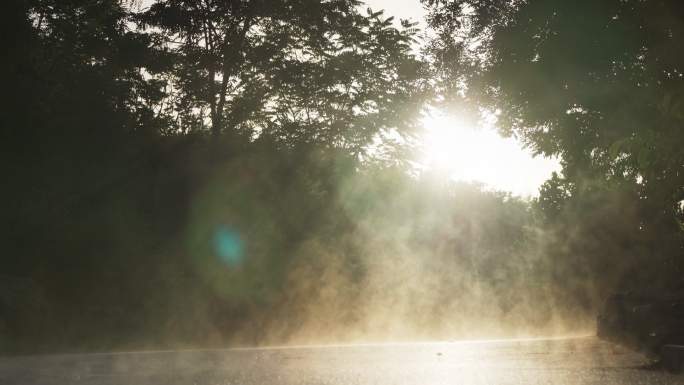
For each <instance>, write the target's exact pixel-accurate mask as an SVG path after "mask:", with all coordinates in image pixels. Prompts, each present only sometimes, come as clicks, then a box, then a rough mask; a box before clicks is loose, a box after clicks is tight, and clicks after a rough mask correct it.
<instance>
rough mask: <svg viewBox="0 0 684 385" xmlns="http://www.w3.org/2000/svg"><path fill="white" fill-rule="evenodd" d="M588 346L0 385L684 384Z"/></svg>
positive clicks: (336, 354) (63, 363)
mask: <svg viewBox="0 0 684 385" xmlns="http://www.w3.org/2000/svg"><path fill="white" fill-rule="evenodd" d="M645 364H647V361H646V360H645V359H644V358H643V357H641V356H639V355H638V354H634V353H632V352H629V351H627V350H625V349H622V348H619V347H616V346H614V345H611V344H608V343H605V342H602V341H599V340H597V339H595V338H575V339H549V340H516V341H478V342H455V343H415V344H381V345H353V346H322V347H289V348H259V349H228V350H203V351H175V352H141V353H116V354H83V355H81V354H69V355H51V356H24V357H3V358H0V383H2V384H5V385H33V384H45V385H53V384H54V385H66V384H122V385H123V384H126V385H135V384H152V385H172V384H184V385H186V384H187V385H252V384H259V385H261V384H301V385H305V384H330V385H343V384H405V385H430V384H464V385H468V384H478V385H479V384H492V385H506V384H569V385H584V384H602V385H611V384H616V385H618V384H619V385H632V384H634V385H635V384H644V385H646V384H648V385H658V384H684V376H675V375H672V374H668V373H664V372H661V371H657V370H649V369H645V367H644V365H645Z"/></svg>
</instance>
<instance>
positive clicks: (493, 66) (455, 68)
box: [0, 0, 684, 352]
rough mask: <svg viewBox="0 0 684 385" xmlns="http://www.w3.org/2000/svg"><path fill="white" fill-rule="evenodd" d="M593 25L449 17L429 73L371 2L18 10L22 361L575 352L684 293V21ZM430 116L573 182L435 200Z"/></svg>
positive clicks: (12, 313) (17, 301)
mask: <svg viewBox="0 0 684 385" xmlns="http://www.w3.org/2000/svg"><path fill="white" fill-rule="evenodd" d="M572 3H577V4H580V3H581V4H580V5H582V4H584V8H582V7H580V6H579V5H578V6H577V8H574V6H570V5H569V4H568V5H566V4H565V2H561V1H557V2H555V1H530V2H513V3H510V2H507V1H501V2H499V1H489V2H488V1H477V2H471V1H449V2H431V1H425V5H426V7H428V9H429V10H430V19H429V22H430V27H431V28H432V29H433V30H434V32H435V34H434V36H433V37H432V38H430V39H429V41H427V42H426V44H425V49H424V51H423V53H422V54H421V55H418V54H416V53H415V49H414V48H413V47H414V45H415V44H416V41H417V40H416V39H418V36H419V35H418V34H419V31H417V30H416V28H415V25H413V24H411V23H407V22H402V23H401V26H400V27H396V26H395V24H394V22H393V21H392V20H387V17H386V16H385V15H383V14H382V13H378V12H373V11H370V10H368V11H366V10H365V9H363V8H362V7H361V6H360V5H361V4H360V3H359V2H357V1H353V0H339V1H330V2H320V1H313V0H291V1H270V0H269V1H256V0H249V1H247V0H244V1H212V0H203V1H184V0H159V1H155V2H153V4H152V5H151V6H149V7H147V8H144V9H140V7H139V4H136V2H127V1H117V0H97V1H93V0H11V1H9V2H7V3H6V4H4V5H3V10H4V12H3V17H2V18H3V23H2V24H1V25H2V26H1V27H0V28H2V34H0V36H2V39H3V41H2V43H3V47H5V55H4V60H3V61H2V62H1V64H0V73H1V74H2V76H3V77H4V79H3V91H2V111H3V112H2V114H1V115H0V121H1V123H0V124H1V125H2V140H1V141H0V142H1V143H2V144H0V146H2V150H1V155H0V156H1V157H2V161H1V162H0V164H1V165H2V166H0V167H2V175H3V179H4V183H3V188H2V193H1V194H2V195H0V198H1V199H2V202H3V203H4V209H3V220H2V221H1V222H0V226H2V227H1V228H0V232H1V233H2V234H3V236H2V239H3V247H2V253H1V254H0V258H1V260H0V263H1V266H2V269H1V270H0V351H3V352H31V351H55V350H62V351H63V350H109V349H125V348H141V347H178V346H210V345H211V346H225V345H227V344H264V343H284V342H292V341H304V342H310V341H321V340H328V341H332V340H338V341H339V340H360V339H364V338H377V339H388V338H398V339H402V338H405V339H407V338H413V337H423V338H424V337H445V336H457V337H458V336H473V335H475V334H478V333H479V334H482V335H484V334H488V335H492V334H505V333H507V332H511V333H529V332H530V330H535V329H536V330H542V331H544V332H559V331H568V330H571V329H572V326H573V325H580V324H579V323H578V322H580V321H586V320H587V319H590V318H591V317H593V314H594V312H595V311H596V308H597V307H598V306H599V304H600V302H601V300H602V299H603V298H604V297H605V296H606V295H607V294H608V293H610V292H611V291H614V290H618V289H623V288H626V287H630V286H631V287H639V286H643V285H646V284H647V283H649V284H652V283H653V282H656V283H657V284H662V285H661V286H663V287H666V286H668V285H676V281H677V279H678V278H679V277H681V270H680V268H681V262H682V230H681V226H682V218H683V213H682V207H681V203H680V202H681V200H682V198H683V195H682V194H684V190H682V186H684V183H683V182H682V178H684V175H683V173H682V172H683V170H682V165H683V164H684V152H683V151H684V150H682V149H683V148H684V147H683V146H680V144H681V142H682V135H684V131H682V130H681V127H682V126H681V123H682V119H683V118H682V108H683V107H682V106H683V104H682V98H681V92H682V90H681V87H682V86H681V84H682V83H681V82H682V81H683V80H682V73H681V72H680V71H681V70H682V67H681V63H682V58H681V56H679V55H682V54H681V53H680V52H679V51H678V50H677V49H676V47H677V44H679V42H681V41H682V38H681V37H682V36H681V33H682V31H683V30H684V28H683V26H682V24H681V20H684V19H683V18H681V17H679V18H677V17H675V16H673V15H681V12H682V10H681V6H679V5H678V4H677V2H658V1H646V2H631V1H617V0H616V1H614V2H612V1H607V2H605V3H606V4H609V3H610V4H612V5H611V6H610V7H609V6H607V5H606V6H605V7H597V6H596V4H595V2H590V1H587V2H572ZM585 3H586V4H585ZM590 3H591V4H594V6H591V4H590ZM613 3H615V4H613ZM611 7H612V8H611ZM641 8H644V9H641ZM645 10H646V11H648V12H651V13H653V14H655V15H658V17H659V18H660V19H661V20H662V23H658V24H649V23H648V21H649V20H651V19H650V18H646V17H642V16H639V15H641V13H642V12H644V11H645ZM558 12H561V13H562V12H566V13H568V17H567V18H566V19H563V21H562V22H558V23H557V24H554V23H552V22H550V21H549V22H547V19H553V18H554V17H555V16H553V15H556V14H557V13H558ZM577 12H580V13H582V14H583V15H592V16H591V17H582V18H578V17H575V16H576V15H577ZM677 12H679V13H677ZM615 14H617V15H619V17H618V18H617V19H614V18H613V16H614V15H615ZM529 15H534V17H528V16H529ZM666 15H671V16H668V17H666ZM528 20H529V21H528ZM554 20H555V19H554ZM570 20H574V21H578V20H579V22H581V23H585V24H587V25H584V26H582V27H581V28H575V27H574V26H572V25H568V24H566V23H571V21H570ZM610 20H613V21H610ZM530 23H538V25H537V24H534V25H531V24H530ZM606 23H609V24H608V25H609V27H610V28H609V27H606ZM634 25H639V26H642V25H643V28H642V27H638V28H637V27H634ZM630 26H631V27H630ZM554 28H555V29H554ZM592 28H593V29H592ZM606 28H607V32H605V33H599V32H597V29H601V31H603V29H606ZM611 28H613V29H611ZM540 31H541V32H540ZM625 31H630V33H631V35H629V39H628V38H627V37H624V36H622V34H624V33H625ZM542 32H543V33H542ZM456 34H458V35H459V36H464V37H463V38H459V39H454V38H453V37H454V36H455V35H456ZM601 39H604V40H601ZM473 41H480V42H482V43H481V45H476V44H472V42H473ZM568 47H572V49H569V48H568ZM606 47H611V49H610V50H609V49H607V48H606ZM547 53H548V54H547ZM551 53H553V55H551ZM522 58H524V60H523V59H522ZM512 74H514V75H512ZM453 95H458V96H456V97H455V96H453ZM454 98H455V99H458V100H454ZM429 103H432V104H433V105H440V104H443V105H444V106H445V107H451V106H453V105H458V106H472V107H473V108H474V109H489V110H491V111H496V114H498V118H499V122H500V126H501V127H502V130H503V131H504V132H506V133H509V134H515V135H518V136H519V137H521V138H522V139H523V140H524V141H525V142H526V143H527V144H528V145H530V146H531V147H532V148H534V149H535V150H536V151H537V152H538V153H540V154H544V155H560V156H561V158H562V162H563V163H562V166H563V172H562V174H560V175H554V176H553V177H552V178H551V179H550V180H549V181H548V182H547V183H546V184H544V185H543V186H542V188H541V190H540V197H539V198H538V199H535V200H532V201H528V200H524V199H521V198H516V197H513V196H511V195H510V194H506V193H500V192H493V191H488V190H486V189H484V188H482V187H479V186H474V185H466V184H454V183H447V182H444V181H441V182H440V177H439V176H435V175H429V174H427V173H423V174H422V175H415V174H414V173H412V172H411V170H412V168H411V161H412V152H411V147H410V145H409V144H410V143H412V138H413V137H414V135H415V134H416V133H417V131H418V129H419V127H418V126H419V124H418V123H419V121H420V113H421V111H422V110H423V108H425V106H426V105H427V104H429ZM455 103H457V104H455ZM397 138H403V139H397ZM666 273H668V274H666ZM464 315H468V317H464ZM502 324H503V325H508V326H507V328H503V327H502V326H501V325H502Z"/></svg>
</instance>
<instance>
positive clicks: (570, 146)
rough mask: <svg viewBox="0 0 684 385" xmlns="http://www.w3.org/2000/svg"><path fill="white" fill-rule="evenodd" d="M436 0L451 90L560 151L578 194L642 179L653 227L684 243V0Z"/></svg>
mask: <svg viewBox="0 0 684 385" xmlns="http://www.w3.org/2000/svg"><path fill="white" fill-rule="evenodd" d="M424 3H425V4H426V6H428V8H429V9H430V25H431V27H433V28H434V29H435V30H436V38H435V39H434V40H433V41H432V43H431V45H430V47H429V50H430V52H431V54H432V55H434V57H435V59H436V60H437V61H438V62H439V63H440V67H439V68H441V69H442V74H443V76H444V77H445V79H447V80H448V84H449V85H450V86H451V91H459V92H461V93H462V94H463V95H465V96H464V98H465V99H466V101H469V102H472V103H474V104H476V105H477V106H478V107H480V108H484V109H486V110H488V111H490V112H493V113H495V114H497V118H498V122H499V125H500V128H501V129H502V131H503V132H504V133H506V134H512V135H516V136H519V137H520V138H522V139H523V141H524V142H525V143H526V144H527V145H528V146H530V147H531V148H533V149H534V150H535V152H536V153H538V154H543V155H560V156H561V158H562V164H563V175H564V177H565V178H567V180H568V182H569V183H571V184H573V185H574V186H575V189H574V193H575V194H582V193H583V192H590V191H592V190H594V189H596V188H599V189H600V185H602V184H604V185H605V184H613V185H621V184H622V183H632V184H634V185H636V186H638V189H639V190H640V192H639V199H640V202H639V204H640V205H641V206H642V208H643V209H642V221H643V223H642V224H641V225H642V229H643V231H646V232H650V233H652V234H654V235H655V234H663V236H662V237H659V238H660V240H661V241H662V242H660V244H661V245H663V248H662V252H666V250H669V252H670V253H679V252H680V251H677V250H681V249H680V247H681V243H680V241H677V240H676V239H677V238H681V234H680V233H681V231H680V227H679V226H680V225H681V219H682V217H681V208H680V202H681V201H682V200H683V199H684V145H683V144H684V130H682V127H683V126H684V119H683V118H684V104H683V103H684V99H683V95H684V54H683V53H682V51H681V49H679V48H678V47H679V46H680V45H681V43H682V41H684V22H683V21H682V20H684V18H683V16H684V5H683V4H682V3H681V2H679V1H663V0H648V1H634V0H627V1H624V0H608V1H600V2H596V1H589V0H581V1H572V2H569V1H560V0H559V1H546V0H545V1H542V0H529V1H507V0H479V1H476V0H451V1H437V0H424ZM456 80H458V81H456ZM548 191H551V190H548ZM677 217H678V218H679V219H678V220H679V222H680V225H678V224H677V220H676V219H677ZM667 234H670V235H667ZM668 238H670V239H669V240H667V239H668ZM665 244H667V245H665Z"/></svg>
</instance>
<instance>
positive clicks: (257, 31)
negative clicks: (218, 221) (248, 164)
mask: <svg viewBox="0 0 684 385" xmlns="http://www.w3.org/2000/svg"><path fill="white" fill-rule="evenodd" d="M359 4H360V3H359V2H358V1H355V0H338V1H330V2H320V1H311V0H297V1H261V0H251V1H246V0H241V1H237V0H236V1H216V0H202V1H185V0H161V1H157V2H156V3H154V4H153V5H152V6H151V7H150V8H149V9H148V10H146V11H145V12H143V13H141V14H139V15H138V20H139V21H140V22H141V23H142V25H144V26H145V27H148V28H149V31H150V34H152V35H153V36H155V37H154V39H155V40H156V41H159V42H160V44H159V49H160V50H163V51H165V52H168V53H169V54H170V55H172V57H173V60H174V62H175V64H174V65H173V68H172V69H171V70H170V71H168V72H165V73H164V77H165V78H166V79H170V82H169V89H170V90H171V92H170V93H169V94H168V98H167V100H166V101H165V102H164V103H163V106H162V107H163V108H162V110H163V111H165V113H166V114H167V115H168V116H171V117H172V118H174V119H176V121H177V122H178V124H177V125H176V128H175V129H176V130H188V129H190V130H193V131H204V130H210V131H211V132H212V133H213V134H214V135H218V134H221V133H225V134H229V135H241V136H243V137H246V138H253V137H256V136H259V135H269V136H272V137H273V138H275V139H277V140H278V141H280V142H282V143H286V144H289V145H294V144H297V143H318V144H321V145H324V146H335V147H339V148H347V149H350V150H352V151H354V152H357V153H358V152H360V151H361V149H362V148H363V147H364V146H366V145H367V144H369V143H370V142H371V141H372V139H373V138H374V137H375V135H376V134H378V133H379V132H381V131H382V130H387V129H390V128H396V129H397V130H398V131H399V132H402V133H406V132H408V131H409V130H410V129H411V128H412V127H413V126H414V124H415V121H416V116H417V112H418V111H419V109H420V108H421V106H422V102H423V100H424V98H425V97H426V96H427V93H428V87H427V81H426V80H425V79H424V67H425V66H424V64H423V63H422V62H421V61H419V60H418V59H417V58H416V57H415V56H414V55H413V53H412V50H411V44H412V43H413V41H414V38H415V34H416V29H415V28H414V25H413V24H409V23H406V22H404V23H403V26H404V28H402V29H401V30H399V29H396V28H394V27H393V25H392V19H391V18H389V19H386V18H384V17H383V15H382V12H372V11H371V10H368V14H367V15H363V14H361V13H360V12H359V11H358V9H357V7H358V6H359Z"/></svg>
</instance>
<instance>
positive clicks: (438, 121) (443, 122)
mask: <svg viewBox="0 0 684 385" xmlns="http://www.w3.org/2000/svg"><path fill="white" fill-rule="evenodd" d="M423 126H424V132H423V135H422V148H421V150H422V151H421V159H420V161H419V163H420V165H421V167H422V168H423V169H424V170H428V171H431V172H438V173H441V174H444V175H445V176H446V177H448V178H451V179H453V180H459V181H466V182H480V183H483V184H485V185H487V186H489V187H490V188H494V189H498V190H504V191H510V192H512V193H514V194H516V195H522V196H529V195H537V191H538V189H539V186H540V185H541V184H542V183H543V182H544V181H545V180H546V179H548V178H549V176H550V175H551V173H552V172H553V171H558V170H560V166H559V164H558V160H557V159H549V158H544V157H541V156H538V157H534V156H533V155H532V153H531V152H530V150H529V149H525V148H523V145H522V144H521V143H520V142H519V141H517V140H516V139H515V138H504V137H502V136H501V135H499V134H498V132H497V131H496V129H495V128H494V127H492V126H485V127H475V126H470V125H468V124H465V123H464V120H461V119H458V118H457V117H452V116H449V115H445V114H440V113H431V114H429V115H427V116H426V117H425V118H424V119H423Z"/></svg>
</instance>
